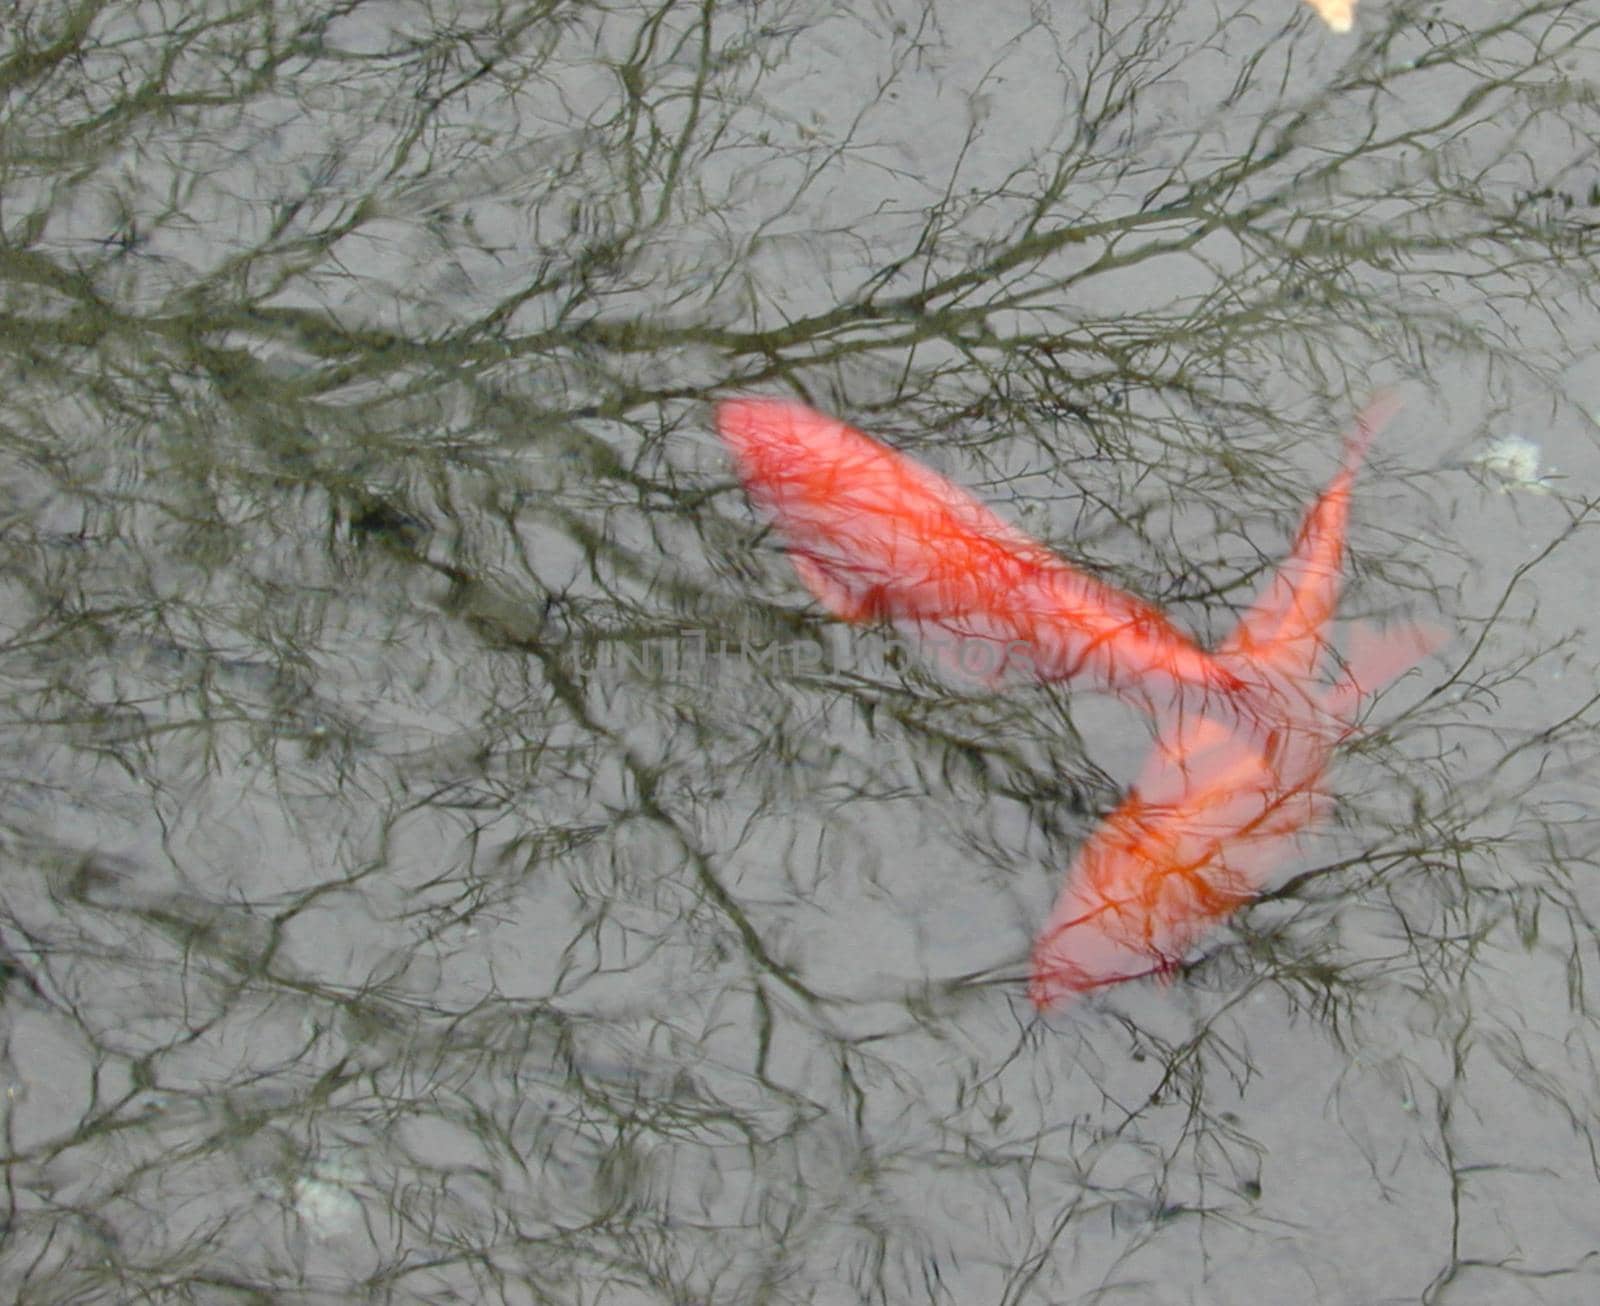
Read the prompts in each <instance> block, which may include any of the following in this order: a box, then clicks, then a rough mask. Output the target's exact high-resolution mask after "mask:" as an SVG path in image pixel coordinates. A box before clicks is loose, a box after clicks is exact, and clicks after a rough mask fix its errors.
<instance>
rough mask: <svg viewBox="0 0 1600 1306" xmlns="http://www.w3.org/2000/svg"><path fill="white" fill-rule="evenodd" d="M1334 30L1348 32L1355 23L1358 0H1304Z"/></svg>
mask: <svg viewBox="0 0 1600 1306" xmlns="http://www.w3.org/2000/svg"><path fill="white" fill-rule="evenodd" d="M1306 3H1307V4H1308V5H1310V6H1311V7H1312V8H1313V9H1315V10H1316V11H1317V13H1318V14H1320V15H1321V16H1322V21H1323V22H1325V23H1327V25H1328V26H1329V27H1331V28H1333V30H1334V31H1336V32H1348V31H1349V30H1350V29H1351V28H1353V27H1354V26H1355V25H1356V4H1357V3H1358V0H1306Z"/></svg>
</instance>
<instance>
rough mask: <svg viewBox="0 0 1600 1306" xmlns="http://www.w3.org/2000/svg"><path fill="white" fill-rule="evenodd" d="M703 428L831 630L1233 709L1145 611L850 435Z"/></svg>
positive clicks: (798, 407) (968, 663)
mask: <svg viewBox="0 0 1600 1306" xmlns="http://www.w3.org/2000/svg"><path fill="white" fill-rule="evenodd" d="M716 422H717V430H718V431H719V432H720V434H721V435H722V438H723V439H724V440H725V441H726V442H727V444H728V446H729V447H730V448H731V449H732V450H733V452H734V455H735V457H736V458H737V460H738V467H739V474H740V477H741V479H742V480H743V482H744V486H745V489H746V491H747V493H748V494H749V496H750V498H751V500H752V501H754V502H755V503H756V504H757V505H758V506H759V507H760V508H762V509H763V510H764V511H765V512H766V513H767V514H768V515H769V516H770V517H771V518H772V520H773V521H774V523H775V524H776V525H777V528H778V530H779V533H780V534H781V536H782V538H783V540H784V542H785V544H786V545H787V548H788V553H789V559H790V561H791V562H792V563H793V564H794V569H795V571H796V572H797V573H798V574H799V577H800V579H801V580H802V581H803V582H804V583H805V585H806V587H807V588H808V589H809V590H810V591H811V593H812V594H813V595H815V597H816V598H817V600H818V602H820V603H821V604H822V605H823V606H824V607H825V608H827V609H828V610H829V611H830V612H832V613H834V614H835V615H837V616H839V617H842V618H843V619H844V620H846V621H855V622H864V621H874V620H880V619H886V620H889V621H893V622H896V623H898V624H900V625H902V626H908V627H911V628H912V629H914V630H916V631H919V632H921V633H922V634H924V635H929V634H932V635H934V636H935V637H937V638H940V639H943V640H944V641H945V642H947V643H950V644H952V645H953V651H954V653H955V654H956V658H955V660H956V661H957V662H958V664H959V665H961V666H962V667H963V668H965V669H967V670H981V671H982V672H985V673H987V674H988V675H989V676H990V677H991V678H993V677H997V676H998V675H1000V674H1001V673H1004V672H1007V671H1017V670H1020V671H1022V672H1023V673H1025V674H1028V675H1032V676H1035V677H1037V678H1039V679H1042V680H1066V679H1078V680H1082V681H1084V682H1087V683H1090V684H1093V685H1095V686H1096V687H1098V688H1103V689H1109V690H1111V691H1113V692H1115V693H1118V694H1120V695H1121V696H1123V697H1124V698H1128V699H1130V700H1132V701H1134V702H1137V703H1139V704H1140V705H1142V706H1144V707H1147V708H1151V709H1152V710H1154V709H1156V708H1165V707H1169V706H1171V705H1172V704H1173V703H1174V702H1175V701H1178V700H1181V701H1183V702H1186V703H1197V704H1202V705H1209V706H1211V707H1212V708H1213V709H1214V710H1218V711H1221V710H1223V704H1224V703H1226V704H1227V705H1228V706H1229V707H1230V708H1232V707H1238V706H1239V705H1240V703H1242V702H1243V700H1242V699H1236V696H1238V695H1240V694H1241V693H1243V692H1247V691H1248V687H1247V685H1246V682H1245V681H1244V680H1242V679H1241V678H1240V676H1239V675H1238V674H1237V673H1236V672H1235V671H1233V670H1230V669H1228V668H1226V667H1224V666H1223V665H1222V664H1221V663H1220V662H1219V661H1218V660H1217V659H1215V658H1213V657H1212V656H1210V655H1209V654H1208V653H1206V652H1205V650H1203V649H1201V648H1200V647H1199V646H1198V645H1196V644H1195V643H1194V642H1193V641H1192V640H1191V639H1190V638H1189V637H1188V636H1187V635H1185V634H1184V633H1183V632H1182V631H1180V630H1179V629H1178V628H1177V627H1176V626H1174V625H1173V624H1172V622H1171V621H1169V620H1168V619H1167V617H1166V616H1165V615H1164V614H1163V613H1162V612H1160V611H1159V610H1158V609H1157V608H1155V607H1154V606H1152V605H1151V604H1149V603H1146V602H1145V601H1144V600H1142V599H1138V598H1135V597H1134V596H1133V595H1131V594H1127V593H1124V592H1123V591H1122V590H1119V589H1117V588H1116V587H1114V586H1112V585H1108V584H1106V583H1105V582H1104V581H1101V580H1097V579H1095V578H1094V577H1093V576H1089V575H1086V574H1085V573H1083V572H1081V571H1078V570H1076V569H1074V568H1073V567H1070V566H1068V565H1067V564H1066V563H1065V562H1063V561H1062V560H1061V559H1060V558H1058V557H1057V556H1056V555H1055V554H1054V553H1052V552H1051V551H1050V550H1049V549H1047V548H1045V547H1044V546H1043V545H1042V544H1040V543H1038V542H1037V541H1036V540H1033V539H1031V538H1029V537H1028V536H1027V535H1026V534H1024V533H1023V532H1022V531H1020V530H1018V529H1017V528H1016V527H1014V526H1011V525H1009V524H1008V523H1006V522H1004V521H1002V520H1001V519H1000V518H999V517H997V516H995V514H994V513H993V512H991V511H990V510H989V509H988V508H987V507H985V506H984V505H983V504H982V503H980V502H979V501H978V500H977V499H975V498H973V496H972V495H970V494H968V493H967V492H966V491H964V490H962V489H959V488H958V487H957V486H955V485H953V484H951V483H950V482H949V481H947V480H946V479H945V478H944V477H942V476H940V475H939V474H938V473H936V472H934V471H933V470H931V469H930V468H928V467H925V466H923V465H922V464H921V463H919V462H916V461H914V460H913V459H911V458H908V457H906V456H905V455H904V454H901V453H897V452H895V450H893V449H891V448H889V447H888V446H887V445H884V444H881V443H880V442H879V441H877V440H874V439H873V438H872V437H870V436H868V435H865V434H863V433H862V432H861V431H858V430H856V429H854V428H853V427H850V426H847V425H846V424H845V423H843V422H841V421H838V420H836V419H835V418H832V417H826V416H824V415H823V414H821V413H818V412H815V411H813V410H812V409H810V408H807V407H805V406H804V405H803V404H798V403H793V402H789V401H786V400H781V399H761V398H741V399H729V400H726V401H724V402H723V403H721V404H719V405H718V406H717V411H716Z"/></svg>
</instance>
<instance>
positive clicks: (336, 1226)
mask: <svg viewBox="0 0 1600 1306" xmlns="http://www.w3.org/2000/svg"><path fill="white" fill-rule="evenodd" d="M348 1178H350V1175H349V1174H348V1172H347V1171H346V1170H345V1169H344V1168H343V1167H342V1166H337V1165H334V1166H319V1167H317V1168H316V1169H314V1170H313V1171H312V1173H311V1174H309V1175H302V1176H301V1177H300V1178H299V1179H296V1180H295V1182H294V1193H293V1196H294V1211H295V1214H296V1215H298V1216H299V1217H300V1219H301V1221H302V1223H304V1225H305V1226H306V1229H307V1231H308V1232H309V1233H310V1234H311V1236H312V1237H313V1238H316V1239H318V1240H319V1241H320V1240H322V1239H325V1238H336V1237H338V1236H339V1235H340V1234H344V1233H348V1232H350V1230H352V1229H355V1228H357V1227H358V1226H359V1225H360V1223H361V1199H360V1198H358V1197H357V1196H356V1195H355V1193H354V1192H353V1191H352V1190H351V1189H350V1187H349V1186H348V1184H347V1183H346V1182H345V1180H347V1179H348Z"/></svg>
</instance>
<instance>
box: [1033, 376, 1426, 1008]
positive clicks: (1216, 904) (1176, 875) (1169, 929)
mask: <svg viewBox="0 0 1600 1306" xmlns="http://www.w3.org/2000/svg"><path fill="white" fill-rule="evenodd" d="M1398 406H1399V405H1398V402H1397V401H1396V400H1395V399H1393V398H1392V397H1384V398H1381V399H1379V400H1377V401H1376V402H1375V403H1373V404H1372V405H1370V406H1369V407H1368V408H1367V410H1366V411H1365V412H1364V413H1363V414H1362V416H1361V418H1360V419H1359V422H1358V425H1357V428H1356V431H1355V432H1354V433H1353V434H1352V435H1351V437H1350V438H1349V441H1348V444H1347V448H1346V453H1345V461H1344V466H1343V468H1342V469H1341V470H1340V471H1339V473H1338V475H1336V476H1335V477H1334V478H1333V480H1332V482H1331V483H1330V484H1329V485H1328V488H1327V489H1326V490H1325V491H1324V492H1323V494H1322V496H1321V498H1319V499H1318V500H1317V502H1316V504H1315V505H1313V507H1312V508H1311V510H1310V511H1309V512H1308V513H1307V514H1306V518H1305V520H1304V522H1303V523H1302V524H1301V527H1300V532H1299V535H1298V536H1297V538H1296V540H1295V544H1294V548H1293V550H1292V552H1291V553H1290V555H1289V557H1288V559H1287V560H1286V561H1285V562H1284V564H1283V566H1282V567H1281V568H1280V569H1279V571H1278V572H1277V574H1276V576H1275V577H1274V578H1273V580H1272V582H1271V584H1270V585H1269V586H1268V588H1267V591H1266V593H1265V594H1263V595H1262V597H1261V598H1260V599H1259V600H1258V601H1257V602H1256V604H1255V605H1254V606H1253V607H1252V608H1251V609H1250V611H1249V612H1248V613H1246V615H1245V616H1244V618H1243V619H1242V620H1241V621H1240V622H1239V624H1238V626H1237V627H1236V628H1235V630H1234V631H1233V633H1232V634H1231V635H1230V636H1229V637H1228V639H1227V640H1226V641H1225V642H1224V643H1223V644H1222V645H1221V647H1219V648H1218V650H1217V653H1216V656H1217V659H1218V661H1219V662H1222V663H1224V664H1231V665H1234V666H1237V667H1239V668H1240V670H1241V674H1250V675H1253V676H1254V677H1259V678H1260V679H1261V680H1263V681H1264V682H1265V684H1266V685H1267V686H1268V687H1269V689H1270V690H1271V691H1272V698H1273V701H1274V702H1276V704H1277V705H1278V709H1279V711H1278V714H1277V718H1276V719H1275V720H1274V719H1272V718H1270V717H1268V716H1266V715H1262V716H1260V717H1258V718H1256V719H1254V720H1247V719H1242V718H1237V717H1235V718H1228V719H1223V718H1219V717H1218V716H1216V715H1214V714H1209V713H1204V712H1201V713H1187V714H1182V715H1172V716H1170V717H1169V718H1168V719H1167V720H1166V721H1165V722H1164V724H1163V728H1162V729H1161V731H1160V734H1159V737H1158V739H1157V742H1156V744H1155V747H1154V748H1153V750H1152V752H1151V755H1150V758H1149V760H1148V761H1147V762H1146V764H1145V766H1144V769H1143V770H1142V771H1141V773H1140V775H1139V777H1138V779H1137V780H1136V781H1135V782H1134V785H1133V788H1132V790H1131V792H1130V793H1129V795H1128V797H1127V799H1126V800H1125V801H1124V802H1123V803H1122V805H1121V806H1120V807H1119V808H1118V809H1117V810H1116V811H1115V812H1113V813H1112V814H1111V816H1110V817H1108V818H1107V819H1106V821H1105V822H1104V823H1103V824H1102V825H1101V826H1100V827H1099V828H1098V829H1097V830H1095V832H1094V833H1093V834H1092V835H1091V836H1090V837H1089V839H1088V841H1087V842H1086V843H1085V844H1084V845H1083V847H1082V848H1081V849H1080V850H1079V852H1078V855H1077V857H1076V858H1075V860H1074V862H1073V864H1072V867H1071V869H1070V870H1069V871H1068V872H1067V879H1066V885H1065V887H1064V889H1063V890H1062V893H1061V896H1060V898H1059V899H1058V900H1057V902H1056V905H1055V908H1054V910H1053V911H1052V912H1051V914H1050V917H1049V919H1048V921H1047V922H1046V923H1045V926H1044V928H1043V929H1042V930H1041V931H1040V933H1039V936H1038V938H1037V940H1036V941H1035V943H1034V948H1033V966H1032V972H1033V973H1032V979H1031V981H1030V984H1029V989H1028V993H1029V996H1030V997H1031V998H1032V999H1033V1002H1034V1004H1035V1005H1036V1006H1037V1007H1040V1008H1044V1007H1048V1006H1050V1005H1051V1004H1053V1003H1055V1002H1058V1001H1060V1000H1061V999H1063V998H1065V997H1067V996H1069V995H1071V994H1073V993H1077V992H1081V991H1083V990H1086V989H1091V988H1096V987H1099V986H1101V985H1106V984H1115V983H1117V982H1118V981H1120V980H1125V979H1133V978H1136V977H1138V976H1141V975H1149V974H1153V973H1161V972H1169V971H1171V970H1172V969H1173V968H1174V967H1176V966H1177V965H1178V963H1179V962H1180V961H1181V960H1182V959H1183V957H1184V955H1185V954H1186V953H1187V952H1188V951H1189V950H1190V948H1191V947H1192V946H1193V945H1194V943H1195V942H1196V941H1197V940H1198V939H1199V938H1200V937H1201V936H1202V935H1203V934H1204V933H1205V932H1206V931H1207V930H1209V929H1210V928H1212V927H1213V926H1214V925H1216V924H1217V923H1219V922H1220V921H1221V920H1222V919H1223V918H1225V917H1227V916H1228V915H1230V914H1231V913H1232V912H1233V911H1234V910H1235V909H1236V908H1238V907H1239V906H1241V905H1242V904H1244V903H1246V902H1248V901H1250V899H1252V898H1253V897H1255V896H1256V894H1258V893H1259V892H1260V891H1261V889H1262V887H1263V885H1264V884H1265V882H1266V880H1267V879H1268V877H1269V876H1271V875H1272V874H1273V872H1274V871H1276V870H1277V869H1278V868H1279V867H1280V866H1281V865H1282V864H1283V862H1284V861H1286V860H1287V859H1289V858H1290V857H1291V856H1292V855H1293V854H1294V852H1295V850H1296V846H1297V840H1298V836H1299V835H1300V834H1302V833H1303V832H1304V831H1306V830H1308V829H1309V828H1310V827H1311V826H1313V825H1315V824H1316V823H1318V822H1319V821H1320V820H1322V819H1323V817H1324V816H1325V815H1326V814H1327V812H1328V809H1329V808H1330V806H1331V804H1332V799H1331V798H1330V797H1329V796H1328V794H1327V793H1326V791H1325V789H1324V788H1323V776H1324V773H1325V771H1326V770H1327V767H1328V763H1329V761H1330V760H1331V758H1332V756H1333V752H1334V750H1335V748H1337V747H1338V745H1339V744H1340V743H1341V742H1342V741H1343V740H1344V739H1346V738H1347V737H1348V736H1349V735H1350V734H1351V733H1352V732H1353V731H1354V729H1355V727H1356V722H1357V720H1358V717H1359V715H1360V709H1361V704H1362V700H1363V698H1364V697H1365V696H1367V695H1370V694H1371V693H1373V692H1375V691H1376V690H1378V689H1380V688H1382V687H1383V686H1384V685H1385V684H1387V683H1388V682H1389V681H1391V680H1393V679H1394V678H1395V677H1396V676H1398V675H1400V674H1401V673H1402V672H1403V671H1405V670H1407V669H1408V668H1410V667H1411V666H1413V665H1415V664H1416V663H1417V662H1418V661H1419V660H1420V659H1422V658H1423V657H1425V656H1426V655H1427V654H1428V653H1430V652H1432V651H1433V650H1434V649H1436V648H1438V647H1439V646H1440V645H1441V644H1442V643H1443V642H1444V633H1443V632H1442V631H1439V630H1435V629H1432V628H1427V627H1407V628H1405V629H1402V630H1398V631H1392V632H1388V633H1384V634H1377V633H1374V632H1371V631H1368V630H1365V629H1358V630H1357V631H1356V632H1355V633H1354V634H1353V635H1352V637H1351V639H1350V641H1349V647H1348V648H1347V649H1346V651H1345V653H1344V657H1343V661H1342V665H1341V666H1340V668H1339V673H1338V675H1337V677H1336V678H1335V679H1334V681H1333V683H1332V684H1328V683H1326V679H1325V677H1324V674H1323V673H1324V670H1325V663H1326V662H1328V660H1329V659H1328V658H1327V657H1326V656H1325V655H1326V654H1327V653H1328V652H1329V641H1328V627H1329V624H1330V623H1331V621H1332V619H1333V615H1334V611H1335V609H1336V607H1337V605H1338V599H1339V589H1340V583H1341V574H1340V573H1341V564H1342V559H1343V552H1344V537H1345V527H1346V524H1347V521H1348V516H1349V501H1350V485H1351V482H1352V481H1353V480H1354V478H1355V474H1356V470H1357V468H1358V466H1359V465H1360V462H1361V459H1362V457H1363V455H1364V454H1365V452H1366V449H1367V445H1368V444H1369V443H1370V441H1371V439H1372V437H1373V435H1374V434H1375V433H1376V431H1377V430H1378V429H1379V427H1381V426H1382V425H1383V424H1384V423H1385V422H1386V421H1387V420H1388V419H1389V418H1390V417H1391V416H1392V415H1393V414H1394V412H1395V411H1396V410H1397V409H1398ZM1246 667H1249V668H1253V671H1251V672H1247V671H1245V670H1244V668H1246Z"/></svg>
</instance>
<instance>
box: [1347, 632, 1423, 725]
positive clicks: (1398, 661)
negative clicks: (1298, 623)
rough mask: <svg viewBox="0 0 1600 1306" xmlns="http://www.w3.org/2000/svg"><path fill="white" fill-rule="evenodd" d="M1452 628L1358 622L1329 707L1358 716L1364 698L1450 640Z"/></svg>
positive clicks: (1351, 717)
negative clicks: (1381, 627)
mask: <svg viewBox="0 0 1600 1306" xmlns="http://www.w3.org/2000/svg"><path fill="white" fill-rule="evenodd" d="M1450 638H1451V636H1450V632H1449V631H1448V630H1446V629H1445V628H1444V627H1443V626H1438V625H1435V624H1433V623H1431V622H1425V621H1419V622H1412V623H1409V624H1407V625H1404V626H1391V627H1388V628H1386V629H1379V628H1378V627H1376V626H1369V625H1367V624H1366V623H1365V622H1356V623H1355V624H1354V625H1353V626H1352V627H1351V628H1350V633H1349V636H1348V638H1347V639H1346V640H1345V649H1344V657H1343V661H1344V672H1343V674H1342V675H1341V676H1340V677H1339V680H1338V683H1336V684H1335V685H1334V687H1333V689H1332V690H1331V691H1330V692H1329V695H1328V707H1329V710H1330V711H1331V712H1332V713H1333V715H1334V716H1335V717H1337V718H1338V719H1339V720H1341V721H1350V720H1354V718H1355V716H1356V713H1357V712H1358V711H1359V710H1360V707H1361V701H1362V699H1364V698H1367V697H1369V696H1370V695H1372V694H1376V693H1377V692H1378V691H1379V690H1380V689H1382V688H1383V687H1384V686H1385V685H1387V684H1389V683H1390V682H1391V681H1393V680H1395V679H1396V678H1397V677H1399V676H1401V675H1402V674H1404V673H1405V672H1407V671H1409V670H1411V668H1412V667H1414V666H1416V665H1417V663H1419V662H1421V661H1422V660H1423V659H1424V658H1426V657H1428V656H1429V655H1430V654H1433V653H1436V652H1438V651H1439V650H1440V649H1441V648H1443V647H1444V646H1445V645H1446V644H1448V643H1449V642H1450Z"/></svg>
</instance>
